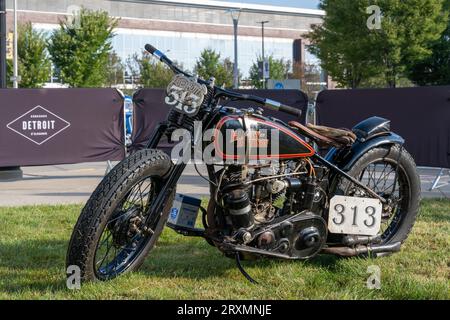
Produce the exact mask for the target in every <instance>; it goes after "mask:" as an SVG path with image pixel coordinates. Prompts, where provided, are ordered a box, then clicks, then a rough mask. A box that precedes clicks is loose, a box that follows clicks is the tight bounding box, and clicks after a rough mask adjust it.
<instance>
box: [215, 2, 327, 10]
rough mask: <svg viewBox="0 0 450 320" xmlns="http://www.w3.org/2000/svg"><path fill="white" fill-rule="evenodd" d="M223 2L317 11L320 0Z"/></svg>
mask: <svg viewBox="0 0 450 320" xmlns="http://www.w3.org/2000/svg"><path fill="white" fill-rule="evenodd" d="M222 1H228V2H244V3H256V4H267V5H273V6H283V7H297V8H306V9H317V5H318V4H319V0H222Z"/></svg>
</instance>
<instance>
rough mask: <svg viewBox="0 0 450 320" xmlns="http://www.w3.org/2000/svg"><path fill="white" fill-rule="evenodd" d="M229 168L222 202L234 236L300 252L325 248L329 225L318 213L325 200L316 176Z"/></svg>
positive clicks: (271, 248) (254, 244) (281, 251)
mask: <svg viewBox="0 0 450 320" xmlns="http://www.w3.org/2000/svg"><path fill="white" fill-rule="evenodd" d="M229 170H230V172H229V173H228V174H227V176H226V177H225V178H224V184H223V185H222V190H226V192H224V193H223V194H222V204H223V208H224V209H225V210H224V211H225V212H224V213H225V216H226V219H225V220H226V221H227V224H228V225H229V226H230V227H231V230H232V231H231V237H232V239H233V241H235V242H236V243H238V244H243V245H247V246H252V247H255V248H258V249H262V250H266V251H270V252H272V253H275V254H283V255H289V256H291V257H295V258H310V257H311V256H313V255H315V254H317V253H318V252H319V251H320V250H321V248H322V246H323V244H324V243H325V241H326V237H327V226H326V223H325V221H324V219H323V218H322V217H321V216H320V214H315V213H314V211H320V210H318V208H320V207H323V203H322V202H323V200H324V199H323V198H324V197H323V196H322V195H323V192H321V189H320V187H319V185H318V183H317V179H316V178H314V177H311V176H309V175H307V174H305V175H302V174H295V175H281V174H268V175H264V174H263V173H262V170H255V171H254V172H252V173H249V172H247V170H246V169H245V168H242V167H234V168H231V169H229Z"/></svg>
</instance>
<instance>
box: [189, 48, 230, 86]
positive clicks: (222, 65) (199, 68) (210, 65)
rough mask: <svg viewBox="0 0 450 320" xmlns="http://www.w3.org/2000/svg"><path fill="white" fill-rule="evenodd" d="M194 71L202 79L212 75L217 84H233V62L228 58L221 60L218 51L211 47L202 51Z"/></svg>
mask: <svg viewBox="0 0 450 320" xmlns="http://www.w3.org/2000/svg"><path fill="white" fill-rule="evenodd" d="M194 72H195V73H196V74H197V75H198V76H199V77H201V78H204V79H209V78H211V77H214V78H215V79H216V83H217V84H218V85H219V86H222V85H224V86H225V87H226V88H231V87H232V86H233V62H231V60H230V59H228V58H227V59H225V60H221V59H220V53H217V52H215V51H214V50H212V49H205V50H203V51H202V53H201V55H200V58H199V59H198V60H197V63H196V65H195V68H194Z"/></svg>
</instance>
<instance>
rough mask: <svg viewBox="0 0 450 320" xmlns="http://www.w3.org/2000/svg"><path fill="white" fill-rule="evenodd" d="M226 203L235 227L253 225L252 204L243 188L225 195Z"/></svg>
mask: <svg viewBox="0 0 450 320" xmlns="http://www.w3.org/2000/svg"><path fill="white" fill-rule="evenodd" d="M224 203H225V207H226V208H227V209H228V212H229V214H230V216H231V221H232V222H233V226H234V227H235V228H248V227H251V226H252V225H253V216H252V214H251V211H252V206H251V203H250V198H249V196H248V193H247V192H245V191H244V190H242V189H237V190H233V191H231V192H230V193H228V194H227V195H226V196H225V197H224Z"/></svg>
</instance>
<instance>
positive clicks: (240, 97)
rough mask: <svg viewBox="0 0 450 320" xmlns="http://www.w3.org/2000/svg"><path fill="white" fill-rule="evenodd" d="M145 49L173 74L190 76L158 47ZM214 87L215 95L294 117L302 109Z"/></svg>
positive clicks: (148, 45)
mask: <svg viewBox="0 0 450 320" xmlns="http://www.w3.org/2000/svg"><path fill="white" fill-rule="evenodd" d="M145 50H147V51H148V52H149V53H150V54H152V55H153V56H154V57H156V58H157V59H159V60H160V61H161V62H163V63H165V64H166V65H167V66H168V67H169V68H170V69H171V70H172V71H173V72H174V73H175V74H183V75H185V76H186V77H192V75H190V74H188V73H186V72H184V71H183V70H181V69H180V68H178V67H177V66H176V65H175V64H174V63H173V61H172V60H170V59H169V58H168V57H167V56H166V55H165V54H164V53H162V52H161V51H159V50H158V49H156V48H155V47H154V46H152V45H151V44H146V45H145ZM199 82H200V83H201V84H206V85H208V84H209V83H208V82H207V81H205V80H201V79H199ZM215 89H216V92H217V94H216V96H217V97H221V96H222V97H228V98H234V99H237V100H247V101H253V102H256V103H258V104H261V105H263V106H265V107H266V108H269V109H272V110H275V111H281V112H284V113H288V114H290V115H293V116H295V117H300V116H301V115H302V110H299V109H296V108H293V107H290V106H287V105H284V104H282V103H279V102H277V101H273V100H270V99H264V98H261V97H257V96H253V95H249V94H240V93H238V92H234V91H229V90H225V89H222V88H219V87H215Z"/></svg>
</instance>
